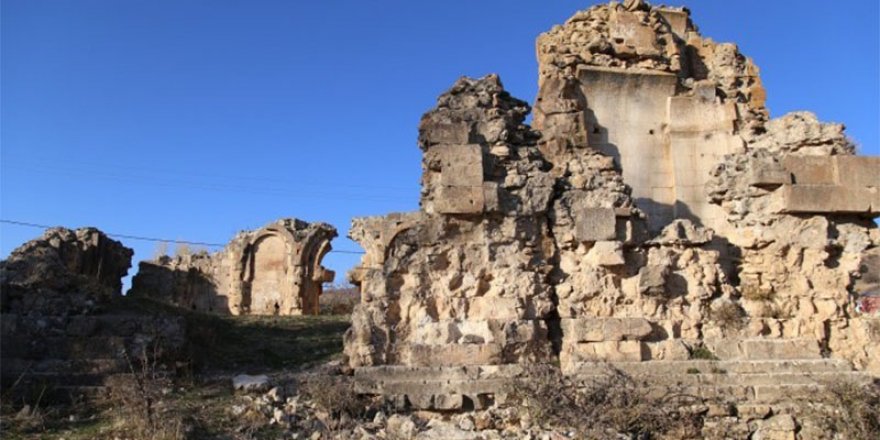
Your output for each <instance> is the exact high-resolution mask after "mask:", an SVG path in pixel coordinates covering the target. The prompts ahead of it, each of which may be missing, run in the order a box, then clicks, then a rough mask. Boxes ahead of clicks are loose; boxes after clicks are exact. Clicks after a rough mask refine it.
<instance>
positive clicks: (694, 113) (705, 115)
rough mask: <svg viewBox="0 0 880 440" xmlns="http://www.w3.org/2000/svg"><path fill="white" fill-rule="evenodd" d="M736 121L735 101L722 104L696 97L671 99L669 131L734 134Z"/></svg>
mask: <svg viewBox="0 0 880 440" xmlns="http://www.w3.org/2000/svg"><path fill="white" fill-rule="evenodd" d="M735 121H736V106H735V105H734V103H733V101H728V102H726V103H724V104H721V103H717V102H715V101H707V100H704V99H700V98H699V97H695V96H672V97H670V98H669V131H672V132H685V133H706V132H713V131H720V132H723V133H733V130H734V122H735Z"/></svg>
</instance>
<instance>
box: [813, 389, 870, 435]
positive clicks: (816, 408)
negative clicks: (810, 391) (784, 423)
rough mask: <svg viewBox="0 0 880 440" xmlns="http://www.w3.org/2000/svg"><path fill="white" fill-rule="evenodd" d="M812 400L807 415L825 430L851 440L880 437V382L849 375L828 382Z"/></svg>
mask: <svg viewBox="0 0 880 440" xmlns="http://www.w3.org/2000/svg"><path fill="white" fill-rule="evenodd" d="M812 403H813V405H811V406H810V411H809V412H808V414H807V417H808V418H810V419H812V420H813V421H815V422H816V423H817V424H818V426H819V428H820V429H821V430H823V431H824V432H826V433H836V434H838V435H839V437H837V438H845V439H848V440H876V439H877V438H880V384H878V383H876V382H875V383H872V384H865V383H860V382H856V381H852V380H845V379H840V380H834V381H830V382H826V383H824V391H823V392H821V393H818V394H817V395H815V396H814V397H813V400H812Z"/></svg>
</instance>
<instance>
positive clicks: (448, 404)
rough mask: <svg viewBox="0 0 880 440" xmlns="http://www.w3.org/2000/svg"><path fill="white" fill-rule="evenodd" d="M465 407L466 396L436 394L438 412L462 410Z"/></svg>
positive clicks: (435, 407)
mask: <svg viewBox="0 0 880 440" xmlns="http://www.w3.org/2000/svg"><path fill="white" fill-rule="evenodd" d="M463 405H464V396H462V395H461V394H435V395H434V409H436V410H444V411H449V410H456V409H461V407H462V406H463Z"/></svg>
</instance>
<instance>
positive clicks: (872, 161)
mask: <svg viewBox="0 0 880 440" xmlns="http://www.w3.org/2000/svg"><path fill="white" fill-rule="evenodd" d="M834 157H835V159H836V161H837V176H838V179H839V183H840V184H841V185H843V186H846V187H850V188H857V187H865V186H869V187H874V188H878V187H880V157H865V156H834Z"/></svg>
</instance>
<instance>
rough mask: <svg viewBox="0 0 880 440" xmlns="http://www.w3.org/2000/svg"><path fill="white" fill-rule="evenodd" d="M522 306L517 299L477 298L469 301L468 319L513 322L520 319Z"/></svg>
mask: <svg viewBox="0 0 880 440" xmlns="http://www.w3.org/2000/svg"><path fill="white" fill-rule="evenodd" d="M522 312H523V306H522V303H521V302H520V300H519V299H517V298H499V297H494V296H479V297H476V298H473V299H471V300H470V307H469V308H468V319H495V320H500V321H513V320H517V319H520V318H521V317H522Z"/></svg>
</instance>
